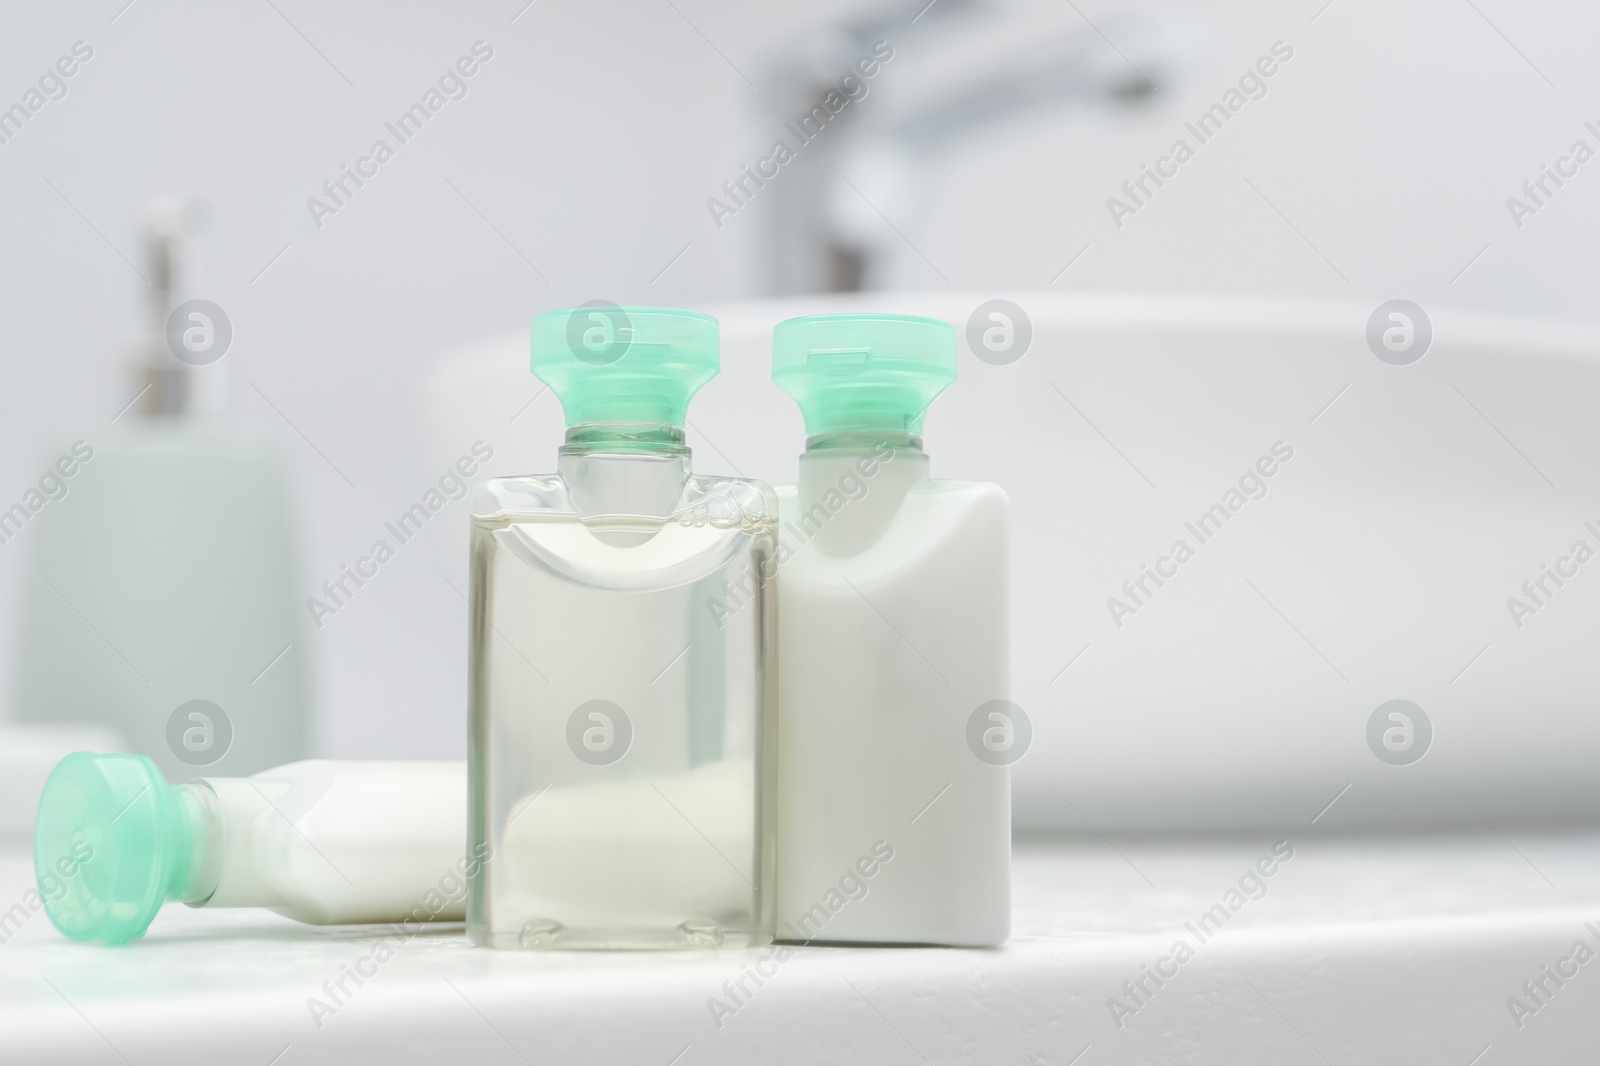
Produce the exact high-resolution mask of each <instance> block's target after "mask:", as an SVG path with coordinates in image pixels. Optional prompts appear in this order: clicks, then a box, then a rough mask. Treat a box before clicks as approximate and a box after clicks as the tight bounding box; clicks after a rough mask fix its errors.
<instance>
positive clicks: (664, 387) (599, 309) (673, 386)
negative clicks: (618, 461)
mask: <svg viewBox="0 0 1600 1066" xmlns="http://www.w3.org/2000/svg"><path fill="white" fill-rule="evenodd" d="M532 337H533V339H532V356H533V357H532V361H531V367H532V370H533V372H534V374H535V375H536V376H538V377H539V378H540V379H542V380H543V381H545V382H546V383H548V384H549V386H550V389H551V391H552V392H554V393H555V394H556V398H557V399H559V400H560V401H561V406H562V409H563V410H565V411H566V416H567V425H568V426H569V427H575V426H584V425H595V424H621V425H655V426H679V427H682V426H683V425H684V423H685V420H686V415H685V412H686V411H687V409H688V407H689V400H690V399H691V398H692V397H693V396H694V394H695V393H696V392H698V391H699V390H700V387H701V386H702V385H704V384H705V383H706V382H708V381H710V380H711V379H712V378H714V377H716V376H717V371H718V369H720V361H719V358H718V348H719V335H718V329H717V320H716V319H714V318H712V317H711V316H710V315H702V314H699V313H698V312H695V311H677V310H673V309H670V308H659V307H617V306H615V305H614V304H601V303H596V304H588V305H585V306H583V307H575V308H572V309H570V310H566V311H548V312H546V313H545V314H542V315H540V316H539V317H538V318H535V319H534V320H533V331H532Z"/></svg>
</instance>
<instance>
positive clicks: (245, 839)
mask: <svg viewBox="0 0 1600 1066" xmlns="http://www.w3.org/2000/svg"><path fill="white" fill-rule="evenodd" d="M466 792H467V773H466V765H465V764H464V763H460V762H331V761H327V760H321V759H312V760H308V761H305V762H297V763H290V764H289V765H287V766H280V767H277V768H276V769H272V770H264V771H262V772H261V773H259V774H256V775H254V776H252V777H212V778H202V779H201V780H198V781H195V782H192V783H189V784H181V785H169V784H168V783H167V782H166V780H165V779H163V778H162V776H161V771H160V770H159V769H157V767H156V764H155V763H154V762H153V761H152V760H151V759H149V758H148V757H146V756H143V755H95V754H92V753H90V752H77V753H75V754H72V755H69V756H67V757H66V758H65V759H63V760H61V762H60V763H59V764H58V765H57V766H56V768H55V770H54V771H52V772H51V774H50V777H49V779H48V780H47V781H46V782H45V788H44V793H43V794H42V795H41V797H40V799H39V814H38V820H37V824H36V826H35V829H34V838H33V848H34V868H35V871H36V873H37V875H38V881H39V894H40V896H41V897H42V900H43V904H44V909H45V911H46V913H47V914H48V915H49V916H50V920H51V922H53V923H54V924H55V927H56V928H57V929H59V930H60V931H61V932H62V933H63V934H64V935H66V936H67V937H70V938H71V939H73V940H103V941H106V942H108V943H113V944H120V943H124V942H126V941H129V940H133V939H135V938H137V937H140V936H143V935H144V932H145V930H146V929H147V928H149V926H150V923H151V921H153V920H154V919H155V916H156V912H157V911H159V910H160V909H161V908H162V906H164V905H165V904H167V903H169V902H172V903H178V902H181V903H187V904H189V905H190V906H191V907H267V908H270V909H271V910H274V911H276V912H278V913H279V914H282V915H285V916H287V917H290V918H295V919H298V920H299V921H302V922H309V923H312V924H315V925H341V924H366V923H372V922H403V923H407V924H410V923H414V922H419V921H461V920H462V918H463V916H464V909H465V906H464V905H465V900H466V878H467V877H468V876H469V875H471V874H472V873H473V872H474V871H475V869H476V868H477V867H478V866H479V865H480V864H482V863H484V862H487V861H489V860H490V859H491V858H492V853H490V852H488V851H476V852H469V851H467V849H466V837H465V834H464V833H463V824H462V822H463V816H464V815H465V813H466V805H467V804H466V800H467V796H466Z"/></svg>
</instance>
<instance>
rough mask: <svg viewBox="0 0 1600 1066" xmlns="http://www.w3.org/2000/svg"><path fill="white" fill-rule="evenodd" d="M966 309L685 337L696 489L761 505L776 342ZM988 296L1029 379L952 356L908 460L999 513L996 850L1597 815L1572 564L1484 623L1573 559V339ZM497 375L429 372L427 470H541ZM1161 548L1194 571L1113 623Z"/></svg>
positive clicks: (1592, 634)
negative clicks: (1009, 748) (1178, 554)
mask: <svg viewBox="0 0 1600 1066" xmlns="http://www.w3.org/2000/svg"><path fill="white" fill-rule="evenodd" d="M992 295H993V294H989V293H983V294H967V295H955V296H942V295H933V294H909V295H896V294H874V295H869V296H861V297H816V298H808V299H803V300H790V301H782V302H772V303H760V304H741V305H736V306H728V307H721V308H716V307H713V308H709V309H708V310H710V311H712V313H715V314H717V315H718V316H719V317H720V318H721V319H722V322H723V328H724V340H723V344H724V355H723V362H724V371H723V375H722V377H721V378H720V379H719V380H718V381H716V382H713V384H712V385H711V386H709V387H708V388H707V389H706V390H705V391H704V392H703V393H702V394H701V397H700V399H698V400H697V401H696V403H695V405H694V406H693V408H692V409H691V425H690V427H689V436H690V443H691V444H692V445H693V446H694V447H695V449H696V460H695V461H696V464H697V466H698V467H699V468H700V469H702V470H706V471H715V470H717V469H722V470H736V471H737V472H739V473H741V474H744V475H746V476H752V477H761V478H765V479H769V480H772V481H786V480H789V479H791V478H792V477H793V475H794V471H795V462H794V457H795V455H796V454H797V453H798V452H799V451H800V450H801V448H802V447H803V431H802V428H801V425H800V419H799V414H798V411H797V410H796V409H795V407H794V405H793V403H792V402H791V401H790V400H789V399H788V398H787V397H786V396H785V395H783V394H782V393H780V392H779V391H778V390H777V389H776V388H775V387H773V386H772V385H771V383H770V381H769V380H768V378H767V373H768V340H769V336H770V331H771V327H772V325H773V324H774V323H776V322H777V321H779V320H780V319H782V318H784V317H788V316H790V315H796V314H809V313H818V312H825V311H835V310H862V309H875V310H889V311H898V312H907V313H920V314H928V315H933V316H936V317H941V318H945V319H947V320H949V321H951V322H953V323H955V324H956V326H957V328H958V330H963V329H964V326H965V324H966V321H967V319H968V317H969V315H970V314H971V313H972V311H973V310H974V309H975V308H976V307H977V306H978V305H979V304H980V303H981V302H983V301H984V300H987V299H989V298H991V296H992ZM1012 299H1014V300H1015V301H1016V302H1017V303H1018V304H1020V305H1021V306H1022V307H1023V308H1024V309H1025V310H1026V312H1027V314H1028V315H1029V316H1030V318H1031V320H1032V327H1033V340H1032V345H1031V348H1030V349H1029V350H1028V351H1027V353H1026V354H1025V355H1024V356H1023V357H1022V358H1021V359H1020V360H1019V361H1017V362H1015V363H1012V364H1010V365H1005V366H996V365H990V364H987V363H984V362H980V361H979V360H978V359H977V358H975V357H974V356H973V355H972V354H970V353H969V352H967V351H965V350H963V354H962V362H961V369H960V379H959V380H958V381H957V383H956V385H955V386H954V387H953V388H952V389H951V390H950V391H949V392H948V393H947V394H946V395H945V396H944V397H942V398H941V399H940V400H939V401H937V402H936V403H935V404H934V406H933V407H932V409H931V410H930V412H929V415H928V419H927V429H926V432H927V436H926V444H927V449H928V451H929V453H930V454H931V456H932V458H933V463H934V470H935V473H936V475H938V476H943V477H955V478H971V479H982V480H991V481H996V482H999V483H1000V484H1002V485H1003V486H1004V487H1005V488H1006V490H1007V491H1008V493H1009V494H1010V498H1011V502H1012V506H1013V525H1012V543H1013V549H1014V558H1013V581H1014V586H1013V590H1012V591H1013V596H1014V614H1013V617H1014V646H1015V659H1014V688H1013V693H1012V698H1013V699H1015V700H1016V702H1018V703H1020V704H1021V705H1022V706H1023V707H1024V708H1025V709H1026V710H1027V712H1028V713H1029V715H1030V716H1031V717H1032V720H1033V723H1034V728H1035V737H1034V742H1033V748H1032V750H1031V751H1030V752H1029V753H1028V755H1027V756H1026V757H1025V758H1024V759H1023V760H1022V761H1021V762H1020V763H1019V764H1018V765H1017V766H1016V768H1015V783H1016V795H1017V804H1016V819H1017V823H1018V825H1019V827H1022V828H1024V829H1070V830H1076V831H1082V832H1093V830H1092V829H1091V828H1090V824H1089V823H1093V825H1094V826H1097V827H1098V828H1099V829H1101V830H1111V829H1129V828H1150V827H1155V828H1169V829H1176V828H1185V827H1203V828H1219V827H1234V828H1240V827H1250V826H1256V827H1260V826H1266V825H1272V824H1287V823H1290V822H1295V821H1300V822H1303V821H1305V820H1306V819H1309V818H1310V817H1311V816H1313V815H1315V814H1317V813H1318V812H1319V811H1320V810H1322V808H1324V807H1325V806H1326V805H1328V804H1329V802H1330V801H1331V800H1333V799H1334V798H1335V797H1336V796H1338V797H1339V798H1338V801H1337V802H1336V803H1334V804H1333V805H1332V807H1331V808H1330V809H1328V811H1327V812H1326V814H1324V815H1323V816H1322V822H1323V823H1326V824H1331V825H1341V824H1343V825H1355V824H1367V823H1372V822H1380V821H1394V820H1397V819H1398V820H1411V819H1420V820H1438V819H1444V820H1462V821H1465V822H1473V823H1476V824H1478V825H1480V826H1481V825H1483V820H1484V818H1485V817H1488V818H1491V819H1494V820H1495V821H1496V822H1499V821H1501V820H1502V819H1518V818H1544V817H1550V816H1581V817H1593V816H1595V815H1597V814H1600V788H1596V787H1594V785H1593V781H1594V772H1593V769H1592V758H1593V752H1594V751H1595V750H1597V748H1600V716H1597V715H1596V714H1595V713H1594V707H1595V706H1596V704H1597V702H1600V671H1597V670H1596V669H1595V668H1594V654H1595V651H1594V649H1595V643H1596V638H1597V637H1600V561H1596V562H1591V563H1589V564H1587V565H1583V566H1577V565H1576V563H1568V564H1563V565H1565V566H1567V567H1568V568H1569V569H1570V568H1576V570H1577V573H1576V575H1574V576H1570V577H1568V578H1566V579H1564V581H1565V584H1564V586H1562V587H1559V588H1558V587H1557V586H1555V585H1554V583H1553V582H1551V581H1550V579H1548V578H1546V579H1545V580H1546V590H1547V592H1548V595H1543V594H1541V600H1542V601H1543V602H1542V604H1541V605H1538V609H1537V611H1536V612H1535V613H1533V614H1530V615H1523V616H1522V617H1521V618H1520V619H1517V618H1513V615H1512V612H1511V611H1510V609H1509V608H1508V605H1507V601H1508V598H1510V597H1513V596H1518V597H1521V598H1522V599H1523V600H1524V601H1525V602H1529V600H1528V597H1527V594H1526V593H1525V592H1524V591H1523V589H1522V585H1523V582H1524V581H1536V580H1538V579H1539V578H1540V577H1541V576H1542V575H1543V570H1542V569H1541V567H1542V565H1544V564H1548V565H1550V566H1556V565H1557V564H1558V562H1559V560H1560V559H1561V558H1562V557H1564V556H1567V555H1569V554H1570V552H1571V549H1572V547H1573V545H1574V543H1575V542H1576V541H1578V540H1580V539H1581V540H1584V541H1586V542H1587V543H1588V544H1589V545H1590V547H1591V548H1593V549H1595V550H1597V551H1600V532H1596V531H1594V530H1590V529H1589V528H1588V527H1587V526H1586V525H1585V522H1586V521H1592V522H1594V524H1595V530H1600V491H1597V490H1600V472H1597V467H1596V463H1595V456H1596V455H1597V454H1600V421H1597V419H1596V417H1595V412H1596V411H1597V410H1600V328H1597V327H1595V326H1589V325H1576V324H1564V323H1554V322H1542V321H1533V320H1514V319H1507V318H1499V317H1491V316H1486V315H1480V314H1475V313H1472V312H1469V311H1463V310H1455V309H1446V308H1440V309H1432V310H1431V311H1430V316H1431V320H1432V329H1433V340H1432V345H1431V348H1430V349H1429V350H1428V351H1427V353H1426V355H1425V356H1424V357H1423V358H1422V359H1421V360H1420V361H1418V362H1415V363H1413V364H1411V365H1406V366H1397V365H1391V364H1390V363H1387V362H1384V361H1380V360H1379V359H1378V358H1377V357H1376V356H1375V355H1374V354H1373V351H1372V350H1370V349H1369V347H1368V345H1367V342H1366V339H1365V331H1366V326H1367V319H1368V317H1369V315H1370V314H1371V313H1372V312H1373V310H1374V307H1375V303H1374V304H1364V303H1363V304H1355V303H1324V302H1291V301H1280V300H1260V299H1234V298H1223V297H1161V296H1088V295H1074V296H1059V295H1054V294H1036V295H1032V296H1028V295H1014V296H1013V297H1012ZM963 343H964V342H963ZM526 349H527V344H526V337H525V336H524V335H522V334H520V333H519V334H516V335H509V336H506V337H503V338H499V339H496V340H492V341H488V342H485V343H484V344H482V345H480V346H477V347H475V348H473V349H471V350H469V351H467V352H465V353H462V354H461V355H460V356H459V357H458V358H455V359H453V360H452V361H451V362H450V363H449V365H448V367H447V368H446V369H445V370H444V371H442V377H441V382H440V387H439V388H438V389H437V390H436V393H435V394H436V396H437V398H438V399H437V403H438V410H439V423H438V426H437V427H436V430H435V432H436V434H437V435H438V439H439V441H440V442H441V445H442V447H444V448H445V449H446V450H449V449H456V450H459V447H460V445H461V443H462V442H466V441H471V440H473V439H476V438H480V437H483V438H485V439H490V440H492V441H493V442H494V443H495V445H496V448H497V449H498V452H497V454H498V455H499V456H500V458H501V460H502V463H501V464H500V465H499V469H501V470H503V471H507V472H509V471H510V470H511V469H513V468H516V467H521V468H523V469H547V468H550V466H551V462H552V460H553V455H554V449H555V447H556V445H557V444H558V442H559V439H560V438H559V431H560V427H561V420H560V415H559V412H558V409H557V407H556V405H555V404H554V402H553V400H552V399H551V398H549V397H548V396H546V397H543V398H541V399H540V400H538V401H537V402H536V403H535V404H534V405H533V406H532V407H531V408H529V409H528V410H527V412H526V413H524V414H522V415H521V416H520V417H519V418H518V419H517V421H516V422H514V423H512V424H511V425H509V426H508V425H507V422H508V419H509V417H510V416H511V415H512V414H513V413H515V412H516V411H517V410H518V409H519V408H521V407H522V406H523V405H524V404H526V402H527V400H528V398H529V397H530V396H532V395H534V393H535V392H536V390H537V387H538V385H537V382H534V381H533V380H532V379H531V378H530V377H529V375H528V373H527V369H526ZM1280 441H1281V442H1284V443H1283V445H1281V446H1280V448H1283V447H1287V448H1292V449H1293V457H1292V459H1290V460H1288V461H1287V462H1283V463H1281V464H1280V465H1279V466H1278V468H1277V469H1276V472H1275V473H1274V474H1273V476H1272V477H1271V478H1270V480H1267V481H1265V484H1266V487H1267V493H1266V495H1265V496H1264V497H1263V498H1260V499H1253V500H1249V501H1248V502H1246V503H1244V504H1243V506H1242V507H1240V509H1239V510H1238V512H1237V513H1236V514H1232V516H1231V517H1230V518H1229V519H1228V521H1227V522H1226V524H1225V525H1223V527H1222V528H1221V529H1220V531H1218V532H1216V533H1215V534H1214V536H1211V537H1210V538H1208V539H1207V540H1205V541H1204V542H1203V543H1202V542H1201V540H1200V539H1199V538H1198V537H1197V536H1196V535H1195V533H1194V532H1192V531H1190V530H1189V529H1188V528H1187V527H1186V525H1185V524H1186V523H1192V522H1194V521H1195V520H1196V519H1197V517H1198V516H1200V515H1201V514H1202V513H1204V512H1205V511H1206V510H1207V509H1208V508H1210V507H1212V505H1214V504H1218V503H1219V502H1223V501H1224V500H1225V498H1226V494H1227V492H1228V490H1229V489H1230V488H1234V487H1235V486H1236V485H1237V483H1238V481H1239V478H1240V477H1241V475H1243V474H1244V473H1246V472H1247V471H1248V470H1249V469H1250V468H1251V467H1252V465H1253V464H1254V463H1256V461H1257V460H1258V458H1259V457H1262V456H1267V455H1269V454H1270V453H1271V450H1272V448H1273V446H1274V444H1275V443H1276V442H1280ZM1252 491H1253V485H1252ZM1179 539H1182V540H1185V541H1187V542H1188V543H1189V544H1190V546H1191V548H1192V549H1193V550H1194V556H1193V558H1191V559H1189V560H1188V561H1186V562H1184V563H1183V564H1182V565H1181V566H1176V570H1177V572H1176V574H1175V575H1174V576H1171V577H1170V578H1168V579H1167V580H1166V582H1165V584H1164V585H1163V586H1161V587H1159V588H1157V587H1156V586H1155V585H1154V584H1152V583H1150V579H1148V578H1146V586H1145V592H1146V593H1148V595H1141V596H1140V601H1142V602H1135V601H1133V600H1131V599H1130V598H1129V597H1128V595H1127V593H1126V592H1125V591H1124V589H1123V583H1124V582H1125V581H1130V582H1131V581H1137V580H1138V579H1139V578H1140V577H1141V575H1142V573H1143V567H1144V566H1145V565H1155V564H1157V563H1158V561H1159V560H1160V559H1161V558H1162V557H1163V556H1166V555H1168V554H1169V553H1170V552H1171V549H1172V547H1173V545H1174V542H1175V541H1177V540H1179ZM1163 565H1164V566H1165V567H1166V568H1167V569H1169V570H1171V569H1173V568H1174V566H1175V564H1174V563H1170V562H1169V563H1165V564H1163ZM1114 596H1115V597H1121V598H1122V600H1123V602H1124V603H1125V604H1127V605H1129V606H1133V607H1135V610H1134V611H1133V613H1131V614H1129V613H1126V612H1122V611H1119V612H1117V615H1119V616H1120V617H1114V613H1113V611H1112V609H1111V608H1110V607H1109V606H1108V600H1109V599H1110V598H1111V597H1114ZM1529 606H1534V604H1533V603H1531V602H1529ZM1519 621H1520V623H1521V624H1520V626H1519V625H1518V622H1519ZM1119 622H1120V623H1121V624H1120V625H1119V624H1118V623H1119ZM1396 699H1403V700H1408V701H1412V702H1413V703H1415V704H1416V705H1417V706H1419V707H1421V708H1422V709H1423V711H1424V712H1425V714H1426V715H1427V717H1428V719H1429V721H1430V722H1431V725H1432V731H1433V736H1432V740H1431V747H1430V749H1429V750H1428V752H1427V755H1426V757H1424V758H1422V759H1421V760H1420V761H1417V762H1414V763H1412V764H1410V765H1403V766H1401V765H1391V764H1389V763H1386V762H1384V761H1381V760H1380V759H1379V758H1378V757H1377V756H1376V755H1374V753H1373V751H1372V750H1371V749H1370V748H1369V745H1368V740H1367V727H1368V720H1369V718H1370V717H1371V716H1372V715H1373V713H1374V711H1375V710H1376V709H1377V708H1378V707H1379V705H1380V704H1383V703H1385V702H1387V701H1390V700H1396ZM1346 786H1349V788H1348V790H1347V789H1346Z"/></svg>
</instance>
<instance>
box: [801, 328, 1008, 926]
mask: <svg viewBox="0 0 1600 1066" xmlns="http://www.w3.org/2000/svg"><path fill="white" fill-rule="evenodd" d="M955 374H956V340H955V331H954V330H953V329H952V328H951V327H950V326H949V325H948V324H947V323H944V322H937V321H933V320H931V319H925V318H908V317H902V316H896V315H825V316H818V317H812V318H797V319H791V320H789V321H787V322H783V323H781V324H780V325H779V326H778V327H777V329H776V331H775V333H774V337H773V379H774V381H776V382H777V384H778V385H779V387H781V388H782V389H784V390H785V391H786V392H788V393H789V394H790V395H791V396H793V397H794V398H795V400H796V401H797V402H798V403H799V405H800V409H801V412H802V414H803V415H804V418H805V426H806V434H807V440H806V450H805V453H804V454H803V455H802V456H801V457H800V477H799V484H798V485H796V486H794V487H784V488H780V489H779V490H778V498H779V506H780V509H781V513H782V528H781V531H780V534H779V537H780V544H779V558H780V561H781V564H782V565H781V569H780V571H779V579H778V585H779V586H780V590H781V591H780V595H779V622H778V630H779V633H780V634H781V635H782V640H781V643H780V645H779V653H778V658H779V669H778V683H779V696H778V723H779V724H778V735H779V738H780V739H779V753H778V762H779V768H778V782H779V800H778V811H779V821H778V840H779V845H778V847H779V850H778V891H777V897H778V898H777V921H778V931H777V936H778V938H779V939H782V940H800V941H812V940H819V941H838V942H872V943H917V944H949V945H968V946H979V945H992V944H999V943H1002V942H1004V941H1005V939H1006V938H1007V936H1008V935H1009V934H1010V926H1011V781H1010V771H1009V767H1008V765H1007V763H1008V761H1009V758H1010V755H1009V751H1008V749H1009V747H1010V745H1011V742H1012V741H1014V740H1015V736H1016V734H1015V732H1014V731H1013V732H1007V731H1008V730H1014V729H1015V728H1016V725H1017V723H1015V722H1013V721H1012V718H1013V717H1014V716H1013V714H1012V705H1011V704H1009V703H1008V702H1007V699H1008V696H1009V656H1010V652H1009V636H1008V620H1007V610H1008V609H1007V548H1006V498H1005V494H1004V493H1003V492H1002V491H1001V490H1000V489H999V488H998V487H996V486H994V485H989V484H981V483H974V482H959V481H938V480H934V479H933V478H931V477H930V476H929V467H928V456H927V455H926V454H925V453H924V452H923V450H922V419H923V413H924V412H925V411H926V410H927V408H928V406H929V404H931V403H932V402H933V400H934V398H935V397H936V396H938V395H939V393H940V392H942V391H943V390H944V389H945V388H946V387H947V386H949V385H950V384H951V383H952V382H953V381H954V380H955ZM997 716H998V717H997ZM1018 753H1019V754H1020V752H1018Z"/></svg>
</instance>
